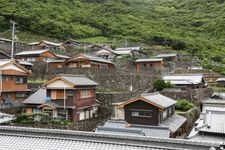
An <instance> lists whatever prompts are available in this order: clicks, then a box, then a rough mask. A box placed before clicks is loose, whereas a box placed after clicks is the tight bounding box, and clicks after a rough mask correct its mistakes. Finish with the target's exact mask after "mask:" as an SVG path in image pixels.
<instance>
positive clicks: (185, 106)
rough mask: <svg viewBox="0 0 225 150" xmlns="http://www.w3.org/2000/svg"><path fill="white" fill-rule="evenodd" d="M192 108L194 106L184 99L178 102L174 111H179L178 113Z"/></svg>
mask: <svg viewBox="0 0 225 150" xmlns="http://www.w3.org/2000/svg"><path fill="white" fill-rule="evenodd" d="M193 107H194V104H193V103H191V102H189V101H188V100H186V99H181V100H178V101H177V104H176V110H179V111H188V110H190V109H191V108H193Z"/></svg>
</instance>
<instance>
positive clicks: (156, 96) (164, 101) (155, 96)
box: [141, 92, 176, 108]
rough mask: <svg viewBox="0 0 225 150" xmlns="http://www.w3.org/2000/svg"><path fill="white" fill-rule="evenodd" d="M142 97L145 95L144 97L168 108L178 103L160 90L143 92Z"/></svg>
mask: <svg viewBox="0 0 225 150" xmlns="http://www.w3.org/2000/svg"><path fill="white" fill-rule="evenodd" d="M141 97H143V98H144V99H147V100H149V101H150V102H153V103H155V104H157V105H159V106H161V107H163V108H167V107H170V106H172V105H175V104H176V101H175V100H173V99H171V98H169V97H166V96H164V95H162V94H160V93H158V92H155V93H146V94H142V95H141Z"/></svg>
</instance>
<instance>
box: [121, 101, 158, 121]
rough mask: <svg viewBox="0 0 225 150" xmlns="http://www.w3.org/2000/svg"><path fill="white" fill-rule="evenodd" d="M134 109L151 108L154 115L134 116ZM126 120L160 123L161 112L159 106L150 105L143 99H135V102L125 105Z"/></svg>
mask: <svg viewBox="0 0 225 150" xmlns="http://www.w3.org/2000/svg"><path fill="white" fill-rule="evenodd" d="M132 109H133V110H151V111H152V117H151V118H148V117H134V116H131V112H132ZM124 110H125V120H126V121H127V122H128V123H131V124H143V125H158V124H159V118H160V112H159V110H158V108H157V107H155V106H153V105H150V104H148V103H146V102H144V101H142V100H138V101H135V102H133V103H130V104H127V105H125V106H124Z"/></svg>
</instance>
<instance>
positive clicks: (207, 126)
mask: <svg viewBox="0 0 225 150" xmlns="http://www.w3.org/2000/svg"><path fill="white" fill-rule="evenodd" d="M188 139H189V140H191V141H200V142H220V143H225V97H224V95H223V96H222V97H221V98H209V99H207V100H206V101H204V102H203V107H202V112H201V114H200V117H199V119H198V120H197V121H196V122H195V126H194V127H193V129H192V131H191V133H190V134H189V136H188Z"/></svg>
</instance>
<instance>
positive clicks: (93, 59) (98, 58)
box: [68, 53, 113, 64]
mask: <svg viewBox="0 0 225 150" xmlns="http://www.w3.org/2000/svg"><path fill="white" fill-rule="evenodd" d="M79 56H83V57H86V58H88V59H89V60H92V61H96V62H102V63H108V64H113V62H111V61H109V60H105V59H103V58H101V57H97V56H91V55H88V54H83V53H81V54H79V55H76V56H75V57H72V58H71V59H69V60H68V61H73V60H76V59H77V57H79Z"/></svg>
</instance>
